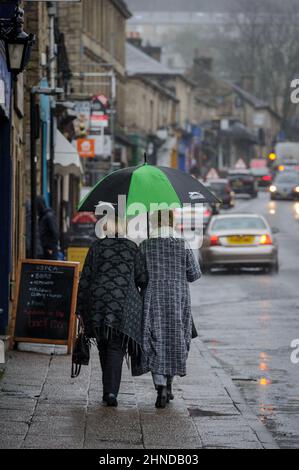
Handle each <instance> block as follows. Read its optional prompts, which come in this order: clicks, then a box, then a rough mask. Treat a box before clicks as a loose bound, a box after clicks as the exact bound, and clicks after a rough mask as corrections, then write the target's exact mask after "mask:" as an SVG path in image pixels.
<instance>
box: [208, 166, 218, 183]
mask: <svg viewBox="0 0 299 470" xmlns="http://www.w3.org/2000/svg"><path fill="white" fill-rule="evenodd" d="M218 178H219V174H218V171H217V170H215V168H211V169H210V170H209V171H208V173H207V176H206V179H207V180H217V179H218Z"/></svg>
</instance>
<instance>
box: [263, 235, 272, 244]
mask: <svg viewBox="0 0 299 470" xmlns="http://www.w3.org/2000/svg"><path fill="white" fill-rule="evenodd" d="M272 244H273V242H272V238H271V237H270V235H268V234H266V235H262V236H261V238H260V245H272Z"/></svg>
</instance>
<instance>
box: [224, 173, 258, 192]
mask: <svg viewBox="0 0 299 470" xmlns="http://www.w3.org/2000/svg"><path fill="white" fill-rule="evenodd" d="M228 179H229V182H230V184H231V187H232V190H233V191H234V193H235V194H248V195H249V196H251V197H252V198H255V197H257V194H258V185H257V181H256V180H255V178H254V176H253V175H252V174H251V173H250V171H249V170H241V171H240V170H230V171H229V175H228Z"/></svg>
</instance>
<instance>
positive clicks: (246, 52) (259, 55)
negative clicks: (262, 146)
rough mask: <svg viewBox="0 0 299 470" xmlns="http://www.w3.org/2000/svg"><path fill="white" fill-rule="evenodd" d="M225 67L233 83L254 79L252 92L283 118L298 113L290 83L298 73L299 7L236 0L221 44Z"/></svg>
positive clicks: (293, 1)
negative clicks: (246, 78)
mask: <svg viewBox="0 0 299 470" xmlns="http://www.w3.org/2000/svg"><path fill="white" fill-rule="evenodd" d="M219 44H220V45H222V46H220V47H221V49H222V56H223V67H224V68H225V69H226V71H227V73H228V74H229V75H230V77H231V78H233V79H234V80H241V78H242V77H244V76H252V77H253V90H252V91H253V93H254V94H255V95H256V96H257V97H259V98H260V99H263V100H265V101H267V102H268V103H269V104H270V106H271V107H272V108H273V109H274V111H276V112H277V113H278V114H280V115H281V116H282V120H283V125H284V127H285V128H286V130H287V124H288V122H289V119H290V118H291V117H292V116H293V115H294V114H295V113H296V107H295V106H294V105H293V104H292V103H291V100H290V93H291V89H290V84H291V81H292V80H293V79H294V78H298V74H299V4H298V2H297V1H296V0H290V1H288V2H287V3H284V2H281V3H278V2H276V1H275V2H273V0H263V1H261V0H251V1H250V2H248V0H237V3H236V9H235V12H234V13H231V14H230V21H229V24H227V27H226V28H225V31H224V33H223V35H222V37H221V42H219Z"/></svg>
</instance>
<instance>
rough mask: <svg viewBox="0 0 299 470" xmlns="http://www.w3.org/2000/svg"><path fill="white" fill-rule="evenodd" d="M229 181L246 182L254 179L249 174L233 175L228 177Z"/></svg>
mask: <svg viewBox="0 0 299 470" xmlns="http://www.w3.org/2000/svg"><path fill="white" fill-rule="evenodd" d="M229 179H230V180H231V181H233V180H247V181H253V180H254V177H253V175H250V174H246V175H245V174H235V175H229Z"/></svg>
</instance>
